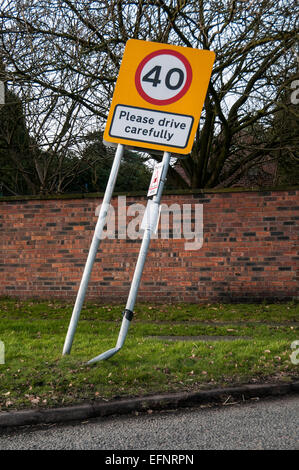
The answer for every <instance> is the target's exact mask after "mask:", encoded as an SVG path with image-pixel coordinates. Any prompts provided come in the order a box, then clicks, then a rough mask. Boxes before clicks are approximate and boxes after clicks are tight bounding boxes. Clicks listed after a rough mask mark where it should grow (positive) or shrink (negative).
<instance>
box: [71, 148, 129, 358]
mask: <svg viewBox="0 0 299 470" xmlns="http://www.w3.org/2000/svg"><path fill="white" fill-rule="evenodd" d="M123 152H124V146H123V145H121V144H118V146H117V150H116V153H115V157H114V160H113V164H112V168H111V171H110V176H109V180H108V183H107V187H106V191H105V194H104V198H103V202H102V206H101V210H100V214H99V217H98V221H97V225H96V228H95V232H94V235H93V239H92V242H91V245H90V249H89V253H88V257H87V261H86V264H85V268H84V271H83V275H82V279H81V283H80V287H79V290H78V294H77V298H76V302H75V305H74V309H73V313H72V317H71V321H70V324H69V328H68V332H67V335H66V338H65V343H64V347H63V352H62V354H63V355H65V354H69V353H70V351H71V348H72V343H73V339H74V336H75V332H76V328H77V323H78V320H79V317H80V313H81V309H82V305H83V302H84V299H85V295H86V291H87V287H88V282H89V279H90V275H91V270H92V267H93V264H94V260H95V258H96V255H97V250H98V247H99V243H100V239H101V235H102V232H103V228H104V226H105V222H106V218H107V214H108V210H109V205H110V201H111V197H112V193H113V190H114V186H115V182H116V178H117V174H118V170H119V166H120V162H121V158H122V156H123Z"/></svg>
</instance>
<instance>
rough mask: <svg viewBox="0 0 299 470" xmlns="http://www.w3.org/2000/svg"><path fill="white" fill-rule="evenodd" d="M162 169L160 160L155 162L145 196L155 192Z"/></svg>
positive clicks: (152, 194)
mask: <svg viewBox="0 0 299 470" xmlns="http://www.w3.org/2000/svg"><path fill="white" fill-rule="evenodd" d="M162 169H163V165H162V162H160V163H156V164H155V167H154V171H153V174H152V179H151V182H150V185H149V189H148V193H147V197H150V196H154V195H155V194H157V192H158V187H159V184H160V179H161V175H162Z"/></svg>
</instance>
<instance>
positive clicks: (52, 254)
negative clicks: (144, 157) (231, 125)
mask: <svg viewBox="0 0 299 470" xmlns="http://www.w3.org/2000/svg"><path fill="white" fill-rule="evenodd" d="M298 196H299V190H294V189H292V190H291V189H290V190H281V191H280V190H275V191H264V192H259V191H239V192H238V191H234V192H216V191H209V192H205V193H202V192H197V193H183V194H166V195H165V196H163V200H162V202H163V203H164V204H168V205H171V204H175V203H176V204H179V205H180V206H182V205H183V204H192V207H193V209H194V207H195V204H203V227H204V231H203V234H204V240H203V246H202V248H201V249H199V250H192V251H186V250H185V243H186V240H185V239H175V238H171V239H169V240H167V239H161V238H158V239H155V240H152V242H151V245H150V252H149V254H148V258H147V261H146V264H145V269H144V274H143V278H142V283H141V286H140V290H139V296H138V301H139V302H142V301H151V302H170V301H173V302H177V301H181V302H216V301H256V300H261V299H267V300H271V299H272V300H273V299H290V298H294V297H298V281H299V275H298V260H299V253H298V220H299V197H298ZM117 201H118V199H117V197H115V198H114V199H113V204H114V206H115V208H116V206H117ZM100 202H101V198H100V197H99V196H98V197H92V196H87V195H85V197H83V196H77V197H76V196H74V197H72V198H69V197H68V198H61V199H25V200H18V199H17V198H5V199H4V198H2V199H0V230H1V241H0V244H1V245H0V246H1V249H0V295H6V296H7V295H9V296H13V297H23V298H25V297H27V298H32V297H40V298H53V297H56V298H67V299H69V300H72V301H73V300H74V299H75V296H76V292H77V289H78V285H79V282H80V279H81V275H82V272H83V268H84V264H85V261H86V257H87V253H88V249H89V245H90V242H91V238H92V235H93V230H94V227H95V223H96V217H95V215H94V214H95V209H96V207H97V206H98V204H99V203H100ZM135 202H139V203H142V204H145V203H146V199H145V198H144V197H142V196H136V195H135V196H130V197H127V204H128V205H130V204H133V203H135ZM128 220H129V219H128ZM171 233H172V232H171V231H170V234H171ZM140 243H141V240H130V239H119V238H117V235H116V238H115V239H106V240H103V241H102V242H101V245H100V250H99V253H98V256H97V259H96V262H95V265H94V268H93V272H92V277H91V280H90V284H89V288H88V295H87V296H88V298H89V299H92V300H96V301H99V302H105V303H107V302H110V301H112V302H121V303H125V301H126V298H127V295H128V292H129V287H130V281H131V279H132V275H133V271H134V266H135V263H136V259H137V255H138V251H139V247H140Z"/></svg>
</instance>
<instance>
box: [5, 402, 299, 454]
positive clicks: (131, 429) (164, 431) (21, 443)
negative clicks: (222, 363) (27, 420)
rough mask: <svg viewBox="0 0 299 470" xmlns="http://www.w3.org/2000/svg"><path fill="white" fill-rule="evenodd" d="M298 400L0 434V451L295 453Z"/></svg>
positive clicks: (246, 403) (28, 429) (169, 412)
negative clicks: (268, 451)
mask: <svg viewBox="0 0 299 470" xmlns="http://www.w3.org/2000/svg"><path fill="white" fill-rule="evenodd" d="M298 421H299V396H288V397H284V398H279V399H273V398H272V399H270V398H269V399H264V400H258V399H256V400H249V401H246V402H244V403H237V404H233V403H232V404H230V401H228V402H227V404H226V405H222V406H214V407H207V406H205V407H199V408H193V409H186V410H178V411H168V412H163V413H157V412H155V413H144V414H143V413H142V414H139V415H130V416H120V417H115V416H114V417H108V418H99V419H93V420H89V421H87V422H83V423H76V424H68V425H51V426H49V425H45V426H36V427H29V426H26V427H22V428H20V429H14V430H10V431H7V430H6V431H3V430H2V431H0V450H8V449H55V450H58V449H102V450H114V449H115V450H164V451H165V450H204V449H208V450H214V449H216V450H220V449H234V450H237V449H249V450H255V449H265V450H270V449H277V450H294V449H299V441H298Z"/></svg>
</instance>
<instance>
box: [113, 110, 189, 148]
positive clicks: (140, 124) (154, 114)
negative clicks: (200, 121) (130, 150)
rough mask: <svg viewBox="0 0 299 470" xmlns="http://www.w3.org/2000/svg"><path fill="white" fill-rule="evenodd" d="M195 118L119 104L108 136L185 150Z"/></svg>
mask: <svg viewBox="0 0 299 470" xmlns="http://www.w3.org/2000/svg"><path fill="white" fill-rule="evenodd" d="M192 124H193V117H192V116H186V115H184V114H175V113H168V112H166V111H154V110H152V109H145V108H137V107H134V106H126V105H123V104H118V105H117V106H116V107H115V111H114V114H113V118H112V121H111V126H110V130H109V135H110V136H111V137H117V138H120V139H126V140H135V141H138V142H148V143H152V144H165V145H169V146H171V147H178V148H184V147H186V146H187V144H188V139H189V134H190V132H191V128H192Z"/></svg>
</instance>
